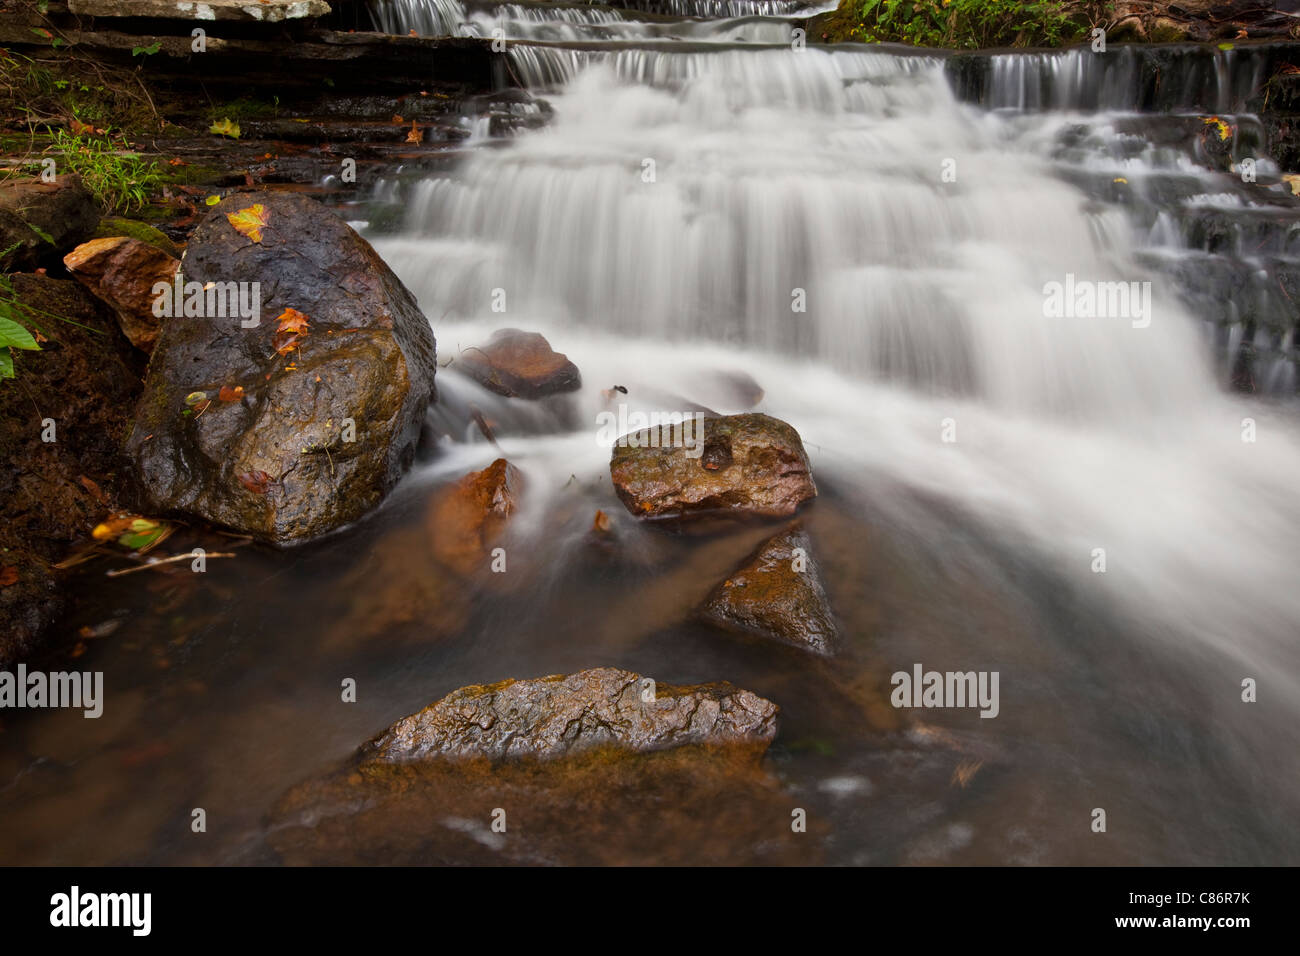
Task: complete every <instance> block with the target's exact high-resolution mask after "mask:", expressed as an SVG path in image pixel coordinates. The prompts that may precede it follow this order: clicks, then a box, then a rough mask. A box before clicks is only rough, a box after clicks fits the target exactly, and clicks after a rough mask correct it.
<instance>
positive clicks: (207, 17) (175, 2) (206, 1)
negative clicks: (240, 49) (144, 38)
mask: <svg viewBox="0 0 1300 956" xmlns="http://www.w3.org/2000/svg"><path fill="white" fill-rule="evenodd" d="M68 10H69V11H70V12H71V13H73V14H76V15H77V16H81V17H140V18H144V19H153V20H197V21H208V22H210V21H213V20H235V21H242V22H245V23H255V22H261V23H280V22H282V21H284V20H302V19H315V18H316V17H322V16H324V15H325V14H327V13H329V12H330V5H329V4H328V3H326V2H325V0H68Z"/></svg>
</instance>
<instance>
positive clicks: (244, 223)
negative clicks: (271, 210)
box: [226, 202, 267, 242]
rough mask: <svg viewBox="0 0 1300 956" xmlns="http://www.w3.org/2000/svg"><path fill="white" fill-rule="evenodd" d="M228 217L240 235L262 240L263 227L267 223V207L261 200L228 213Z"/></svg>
mask: <svg viewBox="0 0 1300 956" xmlns="http://www.w3.org/2000/svg"><path fill="white" fill-rule="evenodd" d="M226 218H227V219H229V220H230V224H231V225H232V226H234V227H235V231H236V232H238V233H239V234H240V235H243V236H247V237H248V238H249V239H252V240H253V241H254V242H261V241H262V229H263V227H265V226H266V224H267V216H266V209H265V207H264V206H263V205H262V204H261V203H260V202H259V203H253V205H251V206H249V207H248V208H247V209H241V210H239V212H229V213H226Z"/></svg>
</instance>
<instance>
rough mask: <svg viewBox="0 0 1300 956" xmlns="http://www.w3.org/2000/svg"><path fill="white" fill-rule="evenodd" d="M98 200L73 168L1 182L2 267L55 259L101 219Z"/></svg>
mask: <svg viewBox="0 0 1300 956" xmlns="http://www.w3.org/2000/svg"><path fill="white" fill-rule="evenodd" d="M99 216H100V210H99V204H98V203H97V202H95V197H94V196H92V195H91V194H90V191H89V190H88V189H86V187H85V185H84V184H83V183H82V181H81V177H80V176H78V175H76V174H74V173H69V174H68V175H66V176H57V177H55V178H54V180H53V181H52V182H44V181H42V180H39V179H29V180H17V181H15V182H8V183H4V184H0V272H13V271H18V270H23V269H35V268H36V267H37V266H42V265H54V264H55V263H57V262H58V260H59V258H60V257H61V256H62V255H63V254H64V253H65V252H67V251H68V250H69V249H71V248H72V247H73V246H75V245H76V244H77V243H79V242H83V241H85V240H86V239H89V238H90V237H91V236H92V235H93V234H94V232H95V227H96V226H97V225H99Z"/></svg>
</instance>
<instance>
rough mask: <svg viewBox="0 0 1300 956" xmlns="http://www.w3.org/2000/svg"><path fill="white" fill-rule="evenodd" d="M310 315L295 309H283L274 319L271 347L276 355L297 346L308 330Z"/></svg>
mask: <svg viewBox="0 0 1300 956" xmlns="http://www.w3.org/2000/svg"><path fill="white" fill-rule="evenodd" d="M309 319H310V316H308V315H306V314H304V313H302V312H299V311H298V310H297V309H285V310H284V311H283V312H281V313H280V316H279V318H277V319H276V320H275V336H274V337H273V338H272V339H271V347H272V348H274V349H275V354H276V355H284V354H286V353H287V352H291V351H293V350H294V349H296V348H298V347H299V343H300V340H301V339H302V338H303V337H304V336H306V335H307V333H308V331H310V323H309Z"/></svg>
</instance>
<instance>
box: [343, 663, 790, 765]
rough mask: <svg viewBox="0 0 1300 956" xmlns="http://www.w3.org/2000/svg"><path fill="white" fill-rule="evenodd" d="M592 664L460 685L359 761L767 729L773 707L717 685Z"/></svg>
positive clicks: (668, 744)
mask: <svg viewBox="0 0 1300 956" xmlns="http://www.w3.org/2000/svg"><path fill="white" fill-rule="evenodd" d="M652 684H653V682H650V681H645V680H644V679H643V678H642V677H641V676H640V675H638V674H633V673H631V672H630V671H625V670H619V669H617V668H613V667H599V668H595V669H594V670H587V671H582V672H580V673H577V674H571V675H568V676H564V675H555V676H552V677H540V678H537V679H535V680H507V681H502V682H500V683H498V684H487V685H481V684H476V685H472V686H470V687H462V688H461V689H460V690H455V691H452V692H451V693H450V694H448V695H447V696H446V697H444V698H443V699H442V700H440V701H438V702H436V703H434V704H431V705H429V706H428V707H426V708H425V709H424V710H422V711H420V712H419V713H416V714H412V715H411V716H409V717H404V718H402V719H401V720H399V721H397V723H395V724H393V725H392V726H391V727H389V728H388V730H386V731H384V732H383V733H382V734H380V735H379V736H378V737H376V738H375V739H374V740H372V741H370V742H369V743H367V744H366V745H365V746H364V747H363V748H362V754H363V756H364V757H365V758H366V759H371V760H380V761H389V762H399V763H400V762H406V761H417V760H428V759H433V758H447V757H450V758H473V757H486V758H488V759H490V760H501V759H506V758H515V757H534V758H544V759H549V758H555V757H562V756H566V755H569V754H574V753H581V752H583V751H586V750H591V749H595V748H598V747H615V748H618V749H622V750H631V751H654V750H664V749H668V748H672V747H679V746H684V745H690V744H706V745H722V744H750V745H757V746H759V747H760V748H762V749H766V747H767V745H768V744H769V743H770V742H771V741H772V738H773V737H774V736H775V735H776V718H777V706H776V705H775V704H773V703H772V702H771V701H769V700H764V699H763V698H762V697H759V696H758V695H757V694H753V693H751V692H749V691H747V690H741V689H740V688H738V687H733V686H732V685H731V684H727V683H715V684H700V685H695V686H691V687H673V686H670V685H667V684H660V685H657V686H653V687H652V686H651V685H652Z"/></svg>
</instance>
